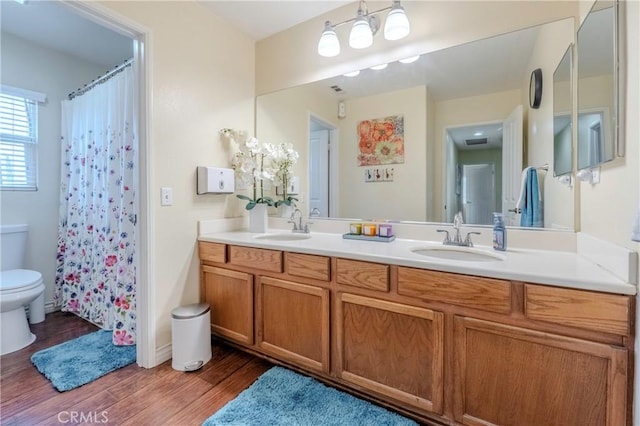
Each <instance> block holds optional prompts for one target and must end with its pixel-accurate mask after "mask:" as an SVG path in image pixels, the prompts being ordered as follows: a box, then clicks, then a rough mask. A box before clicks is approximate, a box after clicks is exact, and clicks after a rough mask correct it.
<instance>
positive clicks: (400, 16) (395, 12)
mask: <svg viewBox="0 0 640 426" xmlns="http://www.w3.org/2000/svg"><path fill="white" fill-rule="evenodd" d="M410 31H411V26H410V25H409V19H408V18H407V14H406V13H405V11H404V8H403V7H402V6H400V1H399V0H394V1H393V6H391V10H390V11H389V15H387V21H386V22H385V23H384V38H386V39H387V40H400V39H401V38H404V37H406V36H408V35H409V32H410Z"/></svg>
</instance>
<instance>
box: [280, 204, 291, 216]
mask: <svg viewBox="0 0 640 426" xmlns="http://www.w3.org/2000/svg"><path fill="white" fill-rule="evenodd" d="M291 213H293V207H291V206H288V205H286V204H280V205H279V206H278V216H280V217H285V218H287V219H289V218H290V217H291Z"/></svg>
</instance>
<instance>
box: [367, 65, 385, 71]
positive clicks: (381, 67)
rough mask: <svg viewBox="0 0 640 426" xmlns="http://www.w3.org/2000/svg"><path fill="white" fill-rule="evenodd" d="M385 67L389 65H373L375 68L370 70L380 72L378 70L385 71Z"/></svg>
mask: <svg viewBox="0 0 640 426" xmlns="http://www.w3.org/2000/svg"><path fill="white" fill-rule="evenodd" d="M387 65H389V64H380V65H375V66H372V67H371V69H372V70H374V71H380V70H383V69H385V68H386V67H387Z"/></svg>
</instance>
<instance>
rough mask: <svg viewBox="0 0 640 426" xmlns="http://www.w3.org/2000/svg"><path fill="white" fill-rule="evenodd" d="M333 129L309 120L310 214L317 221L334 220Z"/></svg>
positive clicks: (314, 118)
mask: <svg viewBox="0 0 640 426" xmlns="http://www.w3.org/2000/svg"><path fill="white" fill-rule="evenodd" d="M336 143H337V137H336V127H335V126H333V125H331V124H329V123H328V122H327V121H325V120H322V119H321V118H319V117H316V116H314V115H313V114H311V115H310V116H309V212H310V213H311V212H312V211H313V212H314V215H315V216H316V217H335V216H336V212H337V200H336V194H337V191H336V189H337V188H335V187H334V185H336V184H337V178H333V179H332V176H333V177H336V176H337V170H335V165H336V164H337V162H336V161H335V159H334V158H333V156H334V155H335V152H337V149H336V146H335V145H336Z"/></svg>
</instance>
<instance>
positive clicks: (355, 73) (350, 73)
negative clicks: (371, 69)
mask: <svg viewBox="0 0 640 426" xmlns="http://www.w3.org/2000/svg"><path fill="white" fill-rule="evenodd" d="M358 74H360V70H358V71H351V72H348V73H346V74H345V75H344V76H345V77H355V76H357V75H358Z"/></svg>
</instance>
